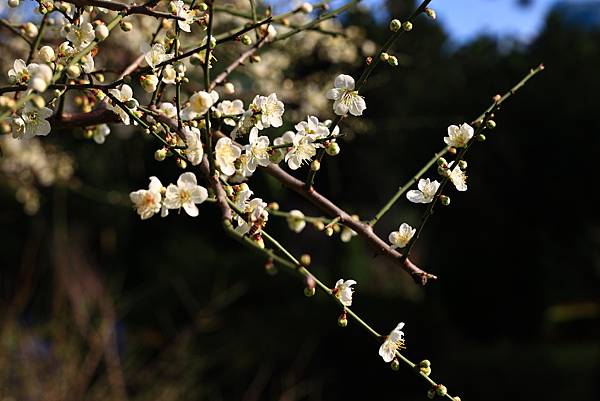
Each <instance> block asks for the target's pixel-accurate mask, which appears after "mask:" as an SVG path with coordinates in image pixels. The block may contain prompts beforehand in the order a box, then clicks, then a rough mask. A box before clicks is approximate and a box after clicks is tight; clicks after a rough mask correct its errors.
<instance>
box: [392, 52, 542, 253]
mask: <svg viewBox="0 0 600 401" xmlns="http://www.w3.org/2000/svg"><path fill="white" fill-rule="evenodd" d="M543 70H544V65H543V64H540V65H539V66H538V67H536V68H533V69H531V70H530V71H529V73H528V74H527V75H526V76H525V77H524V78H523V79H522V80H521V81H519V83H517V84H516V85H515V86H514V87H513V88H511V89H510V90H509V91H508V92H506V93H505V94H504V96H502V97H500V98H499V99H495V101H494V103H493V104H492V105H491V106H490V107H488V108H487V109H486V111H485V112H484V113H483V114H481V115H480V116H479V117H477V119H476V120H475V121H476V122H477V124H478V126H477V129H476V130H475V132H474V134H473V138H471V139H470V140H469V142H468V143H467V145H466V146H465V147H464V148H462V150H461V151H460V153H459V154H458V155H457V156H456V158H455V160H454V165H455V166H458V163H459V162H460V161H461V160H463V159H464V157H465V155H466V154H467V152H468V151H469V149H470V148H471V146H473V144H474V143H475V142H476V141H477V137H478V136H479V134H480V133H481V132H482V131H483V130H485V129H486V125H487V122H488V121H489V120H490V119H491V118H492V116H493V115H494V113H495V112H496V111H497V110H498V109H499V108H500V105H501V102H504V101H505V100H506V99H508V98H509V97H511V96H512V95H513V94H514V93H515V92H516V91H517V90H519V89H520V88H521V87H523V85H525V83H527V81H529V80H530V79H531V78H532V77H533V76H535V75H536V74H538V73H539V72H541V71H543ZM457 168H458V167H457ZM449 181H450V176H449V175H447V176H446V177H444V178H443V179H442V182H441V183H440V186H439V188H438V190H437V191H436V193H435V196H434V197H433V200H432V201H431V202H430V203H429V205H428V206H427V208H426V209H425V212H424V213H423V215H422V216H421V221H420V223H419V226H418V228H417V231H416V233H415V235H414V236H413V237H412V238H411V240H410V241H409V242H408V244H407V245H406V248H405V250H404V255H403V256H402V258H403V259H406V258H408V257H409V256H410V252H411V250H412V248H413V246H414V245H415V243H416V241H417V239H418V238H419V236H420V234H421V232H422V231H423V228H424V227H425V224H426V223H427V220H428V219H429V217H430V216H431V215H432V214H433V209H434V208H435V205H436V204H437V202H438V200H439V199H440V195H441V194H442V192H443V191H444V188H445V187H446V185H447V184H448V182H449Z"/></svg>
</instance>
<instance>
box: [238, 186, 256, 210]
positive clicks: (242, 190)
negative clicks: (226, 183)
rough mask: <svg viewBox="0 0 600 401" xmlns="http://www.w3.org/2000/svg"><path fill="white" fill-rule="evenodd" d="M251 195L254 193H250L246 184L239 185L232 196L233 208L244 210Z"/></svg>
mask: <svg viewBox="0 0 600 401" xmlns="http://www.w3.org/2000/svg"><path fill="white" fill-rule="evenodd" d="M253 193H254V192H252V190H251V189H250V187H249V186H248V184H246V183H242V184H240V185H239V187H238V189H237V190H236V191H235V194H234V196H233V203H234V205H235V207H237V208H238V209H240V210H244V209H245V208H246V203H247V202H248V199H250V197H251V196H252V194H253Z"/></svg>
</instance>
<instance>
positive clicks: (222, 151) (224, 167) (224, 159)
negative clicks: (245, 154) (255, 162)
mask: <svg viewBox="0 0 600 401" xmlns="http://www.w3.org/2000/svg"><path fill="white" fill-rule="evenodd" d="M241 154H242V150H241V149H240V148H239V147H237V146H236V145H234V144H233V142H232V141H231V139H230V138H227V137H223V138H219V140H218V141H217V144H216V145H215V160H216V161H217V163H218V164H219V169H220V170H221V172H222V173H223V174H225V175H233V174H235V161H236V159H237V158H238V157H240V155H241Z"/></svg>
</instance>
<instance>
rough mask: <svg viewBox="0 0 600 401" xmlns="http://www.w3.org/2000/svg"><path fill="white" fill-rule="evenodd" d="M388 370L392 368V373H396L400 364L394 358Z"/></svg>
mask: <svg viewBox="0 0 600 401" xmlns="http://www.w3.org/2000/svg"><path fill="white" fill-rule="evenodd" d="M390 368H392V370H393V371H398V369H400V362H399V361H398V359H397V358H394V360H393V361H392V363H390Z"/></svg>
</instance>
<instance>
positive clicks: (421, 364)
mask: <svg viewBox="0 0 600 401" xmlns="http://www.w3.org/2000/svg"><path fill="white" fill-rule="evenodd" d="M419 367H421V368H429V367H431V362H429V360H427V359H423V360H422V361H421V362H419Z"/></svg>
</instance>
